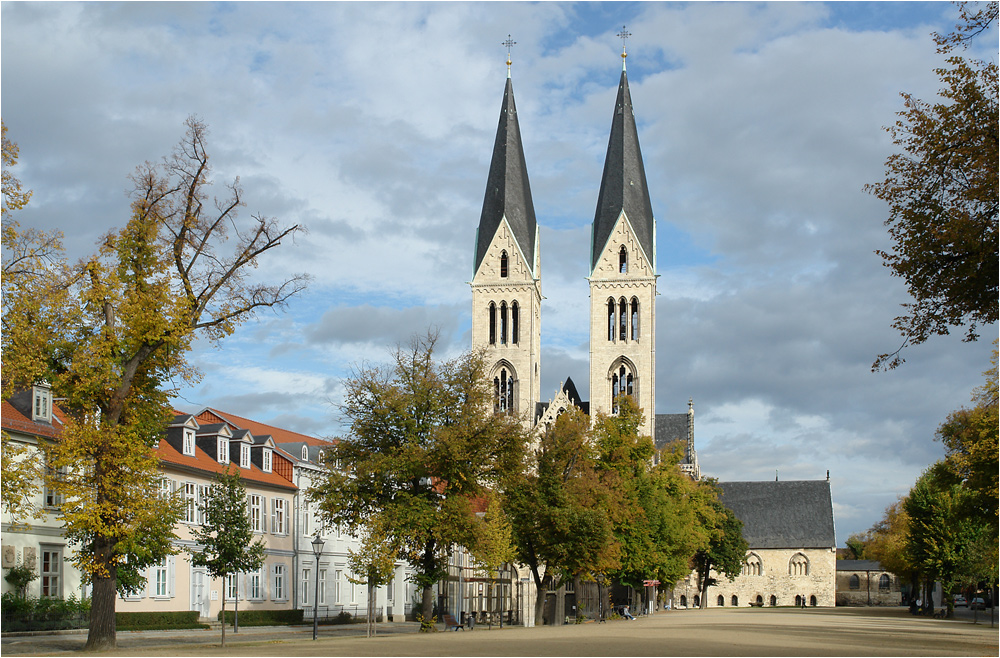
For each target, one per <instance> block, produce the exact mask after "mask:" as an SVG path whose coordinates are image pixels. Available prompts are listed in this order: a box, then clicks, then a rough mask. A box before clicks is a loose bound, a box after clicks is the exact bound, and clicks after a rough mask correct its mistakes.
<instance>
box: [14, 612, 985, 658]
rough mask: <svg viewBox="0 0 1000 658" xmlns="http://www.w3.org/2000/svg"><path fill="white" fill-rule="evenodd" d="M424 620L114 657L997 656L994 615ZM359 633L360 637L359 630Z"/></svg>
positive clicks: (18, 642)
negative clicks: (436, 626) (427, 627)
mask: <svg viewBox="0 0 1000 658" xmlns="http://www.w3.org/2000/svg"><path fill="white" fill-rule="evenodd" d="M416 630H417V625H416V624H412V623H410V624H380V625H379V635H378V636H377V637H375V638H366V637H364V627H363V626H360V627H343V626H340V627H325V628H321V629H320V639H319V640H317V641H316V642H313V641H312V639H311V638H312V629H311V627H303V626H300V627H291V628H288V627H282V628H276V627H270V628H254V629H251V628H244V629H241V630H240V633H239V635H238V636H234V635H233V634H231V633H228V632H227V634H226V639H227V645H228V646H227V647H226V648H225V649H223V648H221V647H220V646H219V631H218V630H217V629H216V630H213V631H147V632H141V633H119V636H118V644H119V648H118V650H117V651H116V652H115V655H127V656H131V655H135V656H282V657H287V656H996V655H997V654H998V643H997V639H998V635H997V628H995V627H994V628H990V625H989V622H988V621H986V622H985V623H979V624H973V623H971V622H969V621H966V620H940V619H928V618H918V617H913V616H911V615H909V614H907V612H906V610H905V609H903V608H835V609H829V608H828V609H822V608H810V609H807V610H799V609H790V608H778V609H766V608H765V609H746V608H741V609H709V610H686V611H672V612H660V613H657V614H655V615H652V616H646V617H640V618H639V619H638V620H636V621H625V620H616V621H610V622H608V623H605V624H597V623H588V624H581V625H569V626H557V627H550V626H546V627H542V628H520V627H513V628H504V629H503V630H499V629H497V628H494V629H493V630H488V629H486V628H483V627H480V626H477V627H476V630H475V631H471V632H470V631H458V632H440V633H433V634H427V633H417V632H416ZM359 633H360V635H359ZM85 638H86V635H85V634H82V633H76V634H72V635H54V636H53V635H50V636H36V637H32V638H24V637H18V638H15V637H5V638H3V640H2V645H0V650H2V653H3V654H5V655H7V654H9V655H22V656H27V655H65V654H66V653H75V652H77V651H78V650H79V649H80V648H81V647H82V646H83V642H84V640H85Z"/></svg>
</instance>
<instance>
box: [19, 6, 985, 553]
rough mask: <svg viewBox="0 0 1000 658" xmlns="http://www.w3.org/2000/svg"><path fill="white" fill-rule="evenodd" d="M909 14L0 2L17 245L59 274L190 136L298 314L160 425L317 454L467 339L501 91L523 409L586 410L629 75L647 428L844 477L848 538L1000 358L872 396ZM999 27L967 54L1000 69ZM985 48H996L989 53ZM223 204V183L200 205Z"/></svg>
mask: <svg viewBox="0 0 1000 658" xmlns="http://www.w3.org/2000/svg"><path fill="white" fill-rule="evenodd" d="M955 21H956V11H955V9H954V7H953V6H952V5H951V4H946V3H941V2H926V3H906V2H899V3H897V2H892V3H881V2H878V3H831V4H822V3H804V4H798V3H790V2H781V3H764V4H749V3H732V4H721V3H718V4H717V3H708V2H706V3H693V4H681V3H677V4H674V3H608V4H601V3H586V4H572V3H557V2H552V3H541V4H520V3H502V4H500V3H497V4H493V3H464V2H455V3H452V2H441V3H429V4H425V3H416V2H414V3H403V4H382V3H375V2H365V3H330V4H327V3H320V2H315V3H312V2H310V3H291V4H277V3H275V4H272V3H263V2H261V3H256V2H255V3H219V4H215V3H213V4H209V3H201V2H191V3H179V4H170V3H164V4H158V3H148V2H142V3H124V4H117V3H22V2H6V1H5V2H3V4H2V21H0V28H2V39H0V44H2V60H0V61H2V76H0V80H2V97H0V98H2V114H3V119H4V121H5V122H6V124H7V127H8V129H9V136H10V137H11V138H12V139H14V140H15V141H17V142H18V143H19V144H20V147H21V161H20V164H19V166H18V175H19V176H20V178H21V179H22V181H23V182H24V183H25V185H26V186H27V187H29V188H31V189H32V190H34V196H33V197H32V200H31V204H30V206H29V208H27V209H25V210H24V211H22V212H21V214H20V217H19V219H20V221H21V222H22V224H23V225H25V226H38V227H40V228H46V229H51V228H59V229H61V230H62V231H63V232H64V233H65V235H66V240H65V241H66V246H67V249H68V252H69V254H70V255H71V256H73V257H78V256H83V255H85V254H87V253H90V252H92V251H93V250H94V249H95V247H94V244H95V241H96V240H97V239H98V238H99V237H100V235H101V234H103V233H104V232H106V231H107V230H109V229H110V228H112V227H115V226H121V225H122V224H124V223H125V221H126V220H127V218H128V200H127V196H126V193H127V190H128V185H129V183H128V180H127V176H128V174H129V173H131V172H132V171H133V170H134V168H135V167H136V165H138V164H140V163H141V162H143V161H147V160H149V161H156V160H158V159H159V158H160V157H162V156H164V155H166V154H167V153H169V152H170V150H171V148H172V147H173V145H174V144H176V143H177V141H178V140H179V139H180V137H181V136H182V134H183V130H184V128H183V122H184V120H185V118H186V117H188V116H189V115H192V114H194V115H197V116H198V117H200V118H201V119H202V120H203V121H204V122H206V123H207V124H208V125H209V126H210V130H211V135H210V143H209V146H210V152H211V154H212V163H213V166H214V179H215V180H216V181H217V182H219V183H222V182H226V181H229V180H231V179H232V178H234V177H235V176H237V175H238V176H240V177H241V181H242V183H243V186H244V188H245V193H246V194H245V198H246V200H247V202H248V203H247V208H246V209H245V212H246V214H247V216H249V213H251V212H254V213H257V212H260V213H263V214H266V215H271V216H275V217H278V218H280V219H281V220H283V221H285V222H288V223H301V224H304V225H306V226H307V227H308V229H309V233H308V235H305V236H303V237H300V238H299V239H298V240H296V241H295V243H294V244H291V243H290V244H287V245H283V246H282V247H281V249H280V250H279V251H277V252H274V253H273V256H272V257H270V258H269V259H268V260H267V261H266V262H265V263H264V264H263V265H262V267H261V268H260V270H259V271H258V273H257V275H258V276H260V277H262V278H268V279H279V278H282V277H287V276H289V275H291V274H293V273H298V272H306V273H308V274H310V275H311V276H312V277H313V282H312V285H311V287H310V288H309V290H308V292H307V293H305V294H303V295H302V296H301V297H300V298H298V299H296V300H295V301H294V302H293V303H291V304H290V305H289V307H288V309H287V311H286V312H284V313H281V314H271V313H267V314H264V315H263V316H261V317H260V318H259V321H257V322H253V323H250V324H247V325H245V326H243V327H242V328H241V329H240V330H239V331H238V332H237V333H236V334H235V335H234V336H233V337H231V338H230V339H228V340H227V341H226V342H225V343H224V345H223V347H222V348H221V349H213V348H212V347H211V346H209V345H201V346H199V349H198V351H197V352H196V354H195V357H194V360H195V361H196V363H197V364H198V365H199V366H200V368H201V370H202V371H203V372H204V378H203V380H202V381H201V383H200V384H198V385H197V386H194V387H188V388H185V389H184V390H183V391H182V392H181V396H180V397H179V398H178V400H177V406H178V407H179V408H181V409H184V410H186V411H192V412H193V411H197V410H198V409H200V408H202V407H204V406H214V407H217V408H220V409H223V410H228V411H232V412H234V413H237V414H241V415H245V416H249V417H252V418H255V419H258V420H261V421H265V422H272V423H274V424H278V425H281V426H284V427H287V428H289V429H294V430H298V431H300V432H305V433H309V434H314V435H317V436H336V435H337V434H338V432H339V431H340V430H339V423H338V417H337V414H336V407H335V403H336V402H337V401H338V400H339V399H340V394H341V390H342V379H343V377H345V376H347V375H348V374H349V373H350V369H351V367H352V366H353V365H357V364H360V363H364V362H366V361H367V362H383V361H385V360H386V358H387V355H388V349H389V348H390V347H391V346H393V345H395V344H396V343H399V342H405V341H406V340H407V339H408V337H409V336H411V335H412V334H413V333H414V332H422V331H424V330H425V329H426V328H427V327H430V326H435V327H437V328H438V329H439V330H440V332H441V335H442V343H443V344H444V347H445V351H446V352H447V354H455V353H458V351H460V350H463V349H466V348H468V346H469V345H470V339H471V337H470V330H471V316H470V312H471V294H470V291H469V287H468V285H467V282H468V281H469V280H470V279H471V278H472V259H473V246H474V240H475V235H476V226H477V224H478V220H479V213H480V209H481V204H482V200H483V193H484V189H485V182H486V175H487V169H488V166H489V159H490V155H491V149H492V146H493V139H494V135H495V131H496V127H497V119H498V116H499V109H500V102H501V98H502V93H503V86H504V82H505V78H506V73H507V71H506V65H505V59H506V49H505V48H504V47H503V46H502V45H501V42H502V41H504V40H505V39H506V38H507V35H508V34H510V35H512V38H513V39H514V40H515V41H516V42H517V44H516V45H515V46H514V48H513V61H514V64H513V72H512V78H513V83H514V91H515V96H516V99H517V107H518V113H519V121H520V127H521V132H522V136H523V139H524V149H525V155H526V160H527V165H528V172H529V175H530V179H531V188H532V193H533V198H534V205H535V210H536V213H537V216H538V222H539V225H540V226H541V254H542V287H543V293H544V295H545V300H544V303H543V314H542V319H543V321H542V348H543V354H542V374H543V377H542V390H543V398H544V399H549V398H551V397H552V395H553V394H554V392H555V390H556V388H557V386H558V385H559V383H560V382H561V381H562V380H563V379H565V378H566V377H567V376H572V377H573V379H574V381H575V382H576V383H577V385H578V386H579V387H581V390H580V392H581V394H582V395H583V396H584V397H587V395H588V393H589V392H588V391H587V390H586V386H587V384H588V375H587V372H588V341H589V337H588V335H587V327H588V322H587V317H586V314H587V309H588V297H587V295H588V288H587V282H586V280H585V277H586V276H587V273H588V271H587V264H588V253H589V239H590V223H591V222H592V221H593V218H594V212H595V208H596V203H597V192H598V188H599V185H600V176H601V171H602V167H603V158H604V152H605V149H606V146H607V138H608V131H609V129H610V125H611V117H612V111H613V109H614V101H615V94H616V90H617V83H618V78H619V71H620V69H621V59H620V52H621V45H622V44H621V41H620V40H619V39H618V38H617V37H616V33H618V32H619V31H620V30H621V28H622V26H623V25H625V26H627V28H628V31H629V32H631V33H632V37H631V39H630V40H629V41H628V51H629V56H628V72H629V83H630V87H631V92H632V100H633V103H634V106H635V113H636V119H637V122H638V127H639V136H640V140H641V144H642V152H643V157H644V160H645V168H646V174H647V176H648V179H649V180H648V182H649V187H650V190H651V194H652V202H653V208H654V213H655V214H656V217H657V251H658V263H657V267H658V273H659V275H660V278H659V283H658V291H659V293H660V297H659V299H658V303H657V336H656V343H657V345H656V356H657V362H656V363H657V387H656V392H657V402H656V404H657V409H656V411H657V412H659V413H673V412H682V411H684V410H686V408H687V401H688V399H689V398H693V399H694V403H695V410H696V414H697V421H696V427H697V431H696V441H697V447H698V450H699V457H700V461H701V465H702V469H703V471H704V472H705V473H706V474H708V475H711V476H715V477H718V478H720V479H723V480H760V479H770V478H773V477H775V471H777V472H778V474H779V477H781V478H782V479H814V478H823V477H825V476H826V472H827V469H829V471H830V477H831V481H832V485H833V495H834V502H835V514H836V522H837V535H838V542H839V543H840V544H841V545H842V544H843V541H844V539H845V538H846V537H847V536H848V535H849V534H850V533H852V532H855V531H858V530H862V529H864V528H866V527H868V526H869V525H871V524H872V523H873V522H874V521H876V520H877V519H878V518H879V517H880V515H881V511H882V509H883V508H884V507H885V506H886V505H887V504H888V503H890V502H892V501H893V500H894V499H895V498H896V497H897V496H898V495H900V494H902V493H905V492H906V491H907V490H908V488H909V487H910V485H911V484H912V483H913V481H914V480H915V478H916V477H917V476H918V475H919V474H920V472H921V471H922V469H924V468H925V467H926V466H927V465H928V464H930V463H931V462H933V461H934V460H936V459H938V458H939V457H940V456H941V454H942V451H941V446H940V444H938V443H935V442H934V440H933V435H934V430H935V428H936V427H937V425H939V424H940V423H941V421H942V420H943V419H944V418H945V416H946V415H947V414H948V412H949V411H951V410H954V409H956V408H958V407H960V406H962V405H963V404H967V403H968V400H969V395H970V392H971V390H972V389H973V388H974V387H975V386H977V385H979V384H980V382H981V381H982V376H981V372H982V371H983V370H985V369H986V368H987V367H988V361H989V352H990V349H991V345H990V340H989V337H990V336H992V335H995V328H994V327H988V328H987V329H986V331H985V332H984V333H985V334H986V335H987V338H986V339H985V340H981V341H980V342H979V343H974V344H967V343H962V342H961V340H960V338H961V332H960V331H959V332H957V333H958V334H959V335H958V336H949V337H943V338H935V339H933V340H932V341H931V342H929V343H927V344H925V345H923V346H919V347H917V348H912V349H910V350H908V351H907V353H906V354H905V356H906V358H907V363H906V364H905V365H904V366H902V367H901V368H899V369H897V370H895V371H892V372H888V373H878V374H873V373H872V372H870V366H871V364H872V361H873V359H874V357H875V355H876V354H878V353H880V352H886V351H891V350H893V349H895V348H896V347H897V346H898V344H899V338H898V336H897V335H896V333H895V332H894V330H892V329H891V328H890V324H891V322H892V319H893V317H894V316H895V315H897V314H898V312H899V310H900V309H899V304H900V303H902V302H905V301H906V300H907V297H906V294H905V289H904V287H903V285H902V283H901V282H900V281H899V280H897V279H893V278H892V277H890V276H889V271H888V270H887V269H886V268H884V267H883V266H882V265H881V261H880V259H879V257H878V256H876V255H875V254H874V253H873V252H874V251H875V250H876V249H880V248H883V249H884V248H887V247H888V246H889V242H888V239H887V236H886V232H885V228H884V227H883V225H882V222H883V220H884V219H885V217H886V207H885V205H884V204H883V203H882V202H880V201H879V200H878V199H875V198H873V197H871V196H870V195H867V194H865V193H864V191H863V189H862V188H863V186H864V185H865V183H868V182H875V181H877V180H879V178H880V176H882V172H883V166H884V161H885V159H886V157H887V156H888V155H889V154H890V153H891V152H892V144H891V142H890V140H889V137H888V136H887V134H886V133H885V132H884V131H883V130H882V126H885V125H889V124H891V123H892V122H893V121H894V119H895V117H894V113H895V112H896V111H898V110H899V109H900V108H901V100H900V97H899V92H901V91H904V90H905V91H909V92H912V93H914V94H915V95H917V96H918V97H921V98H925V99H930V98H932V97H933V96H934V95H935V93H936V91H937V89H938V87H939V86H940V85H939V83H938V80H937V78H936V76H935V74H934V73H933V69H934V68H935V67H937V66H939V65H941V63H942V58H941V56H940V55H937V54H936V53H935V49H934V44H933V42H932V40H931V38H930V36H929V35H930V33H931V32H932V31H935V30H936V31H941V32H944V31H948V30H950V29H951V27H952V26H953V25H954V23H955ZM996 41H997V38H996V33H995V31H994V33H993V34H991V35H987V36H984V37H982V38H981V40H980V43H979V45H978V46H977V47H978V48H981V49H982V50H983V52H982V53H977V54H979V55H980V56H983V57H991V58H994V59H995V57H996V54H995V45H996ZM991 48H993V49H994V52H993V53H992V54H990V53H989V52H988V51H989V49H991ZM220 194H222V191H221V190H220Z"/></svg>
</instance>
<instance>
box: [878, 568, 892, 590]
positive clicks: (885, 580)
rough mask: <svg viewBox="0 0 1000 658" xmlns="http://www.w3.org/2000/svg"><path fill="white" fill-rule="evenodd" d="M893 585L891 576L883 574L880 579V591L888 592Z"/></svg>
mask: <svg viewBox="0 0 1000 658" xmlns="http://www.w3.org/2000/svg"><path fill="white" fill-rule="evenodd" d="M891 585H892V580H890V578H889V574H885V573H884V574H882V575H881V576H880V577H879V579H878V589H879V591H880V592H881V591H888V590H889V588H890V587H891Z"/></svg>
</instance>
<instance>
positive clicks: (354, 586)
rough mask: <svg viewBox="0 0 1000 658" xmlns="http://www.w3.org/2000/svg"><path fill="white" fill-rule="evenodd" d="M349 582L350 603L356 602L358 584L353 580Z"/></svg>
mask: <svg viewBox="0 0 1000 658" xmlns="http://www.w3.org/2000/svg"><path fill="white" fill-rule="evenodd" d="M350 582H351V604H354V603H357V602H358V584H357V583H356V582H354V581H353V580H351V581H350Z"/></svg>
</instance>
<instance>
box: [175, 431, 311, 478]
mask: <svg viewBox="0 0 1000 658" xmlns="http://www.w3.org/2000/svg"><path fill="white" fill-rule="evenodd" d="M157 450H158V452H159V454H160V460H161V461H162V462H165V463H167V464H173V465H175V466H182V467H187V468H194V469H197V470H199V471H203V472H205V473H206V474H215V473H223V472H225V470H226V468H227V467H228V468H232V469H233V470H235V471H237V472H239V474H240V477H241V478H243V479H244V480H248V481H250V482H257V483H260V484H266V485H270V486H273V487H281V488H283V489H291V490H295V489H297V487H296V486H295V485H293V484H292V483H291V482H289V481H288V480H286V479H285V478H283V477H281V476H280V475H278V474H277V473H265V472H264V471H262V470H260V469H259V468H257V466H255V465H251V466H250V468H240V467H239V466H238V465H236V464H228V465H223V464H220V463H219V462H217V461H215V460H214V459H212V458H211V457H209V456H208V455H207V454H206V453H205V451H204V450H202V449H201V448H199V447H197V446H195V449H194V456H193V457H192V456H188V455H183V454H181V453H180V452H178V451H177V449H176V448H174V447H173V446H172V445H170V444H169V443H167V440H166V439H160V445H159V447H158V448H157Z"/></svg>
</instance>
